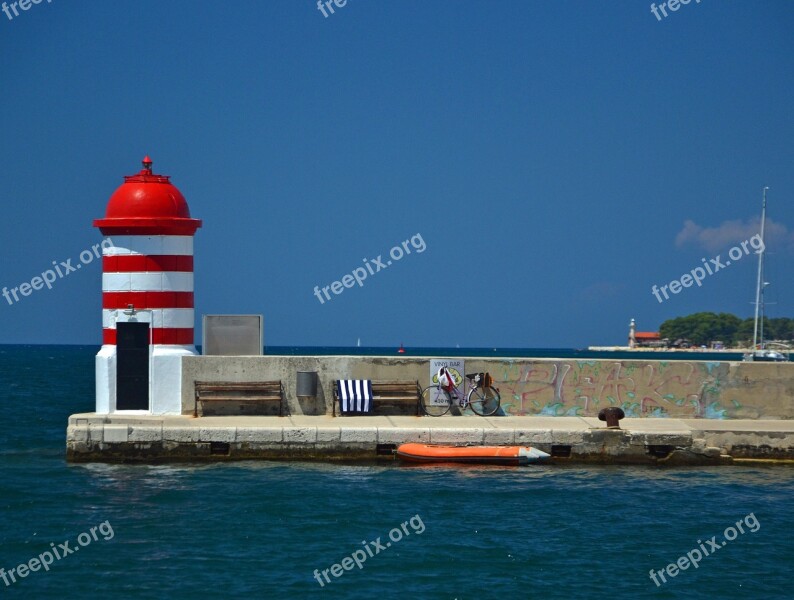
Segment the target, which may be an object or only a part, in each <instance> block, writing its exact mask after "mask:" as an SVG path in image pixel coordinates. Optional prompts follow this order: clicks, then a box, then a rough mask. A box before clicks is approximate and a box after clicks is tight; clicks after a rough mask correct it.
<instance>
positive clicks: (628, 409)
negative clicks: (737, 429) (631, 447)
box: [497, 360, 741, 419]
mask: <svg viewBox="0 0 794 600" xmlns="http://www.w3.org/2000/svg"><path fill="white" fill-rule="evenodd" d="M728 372H729V363H727V362H701V361H692V362H689V361H670V362H666V361H653V362H642V361H607V360H561V361H543V362H525V361H515V360H505V361H503V362H502V363H501V364H500V372H499V373H498V374H497V381H498V384H497V385H498V386H499V388H500V391H501V393H502V407H503V410H504V411H505V413H506V414H510V415H550V416H580V417H585V416H587V417H594V416H597V415H598V411H599V410H601V409H602V408H605V407H607V406H619V407H621V408H622V409H623V411H624V412H625V413H626V416H627V417H688V418H706V419H725V418H733V417H735V416H737V415H736V414H735V412H736V411H737V410H738V409H741V405H740V404H739V403H737V402H736V401H725V399H724V398H723V390H724V385H725V382H726V379H727V377H728Z"/></svg>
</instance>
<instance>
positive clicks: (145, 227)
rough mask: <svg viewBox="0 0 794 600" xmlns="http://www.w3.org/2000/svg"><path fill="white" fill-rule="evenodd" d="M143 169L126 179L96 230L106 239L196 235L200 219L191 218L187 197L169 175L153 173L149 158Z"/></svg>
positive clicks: (112, 198) (97, 224)
mask: <svg viewBox="0 0 794 600" xmlns="http://www.w3.org/2000/svg"><path fill="white" fill-rule="evenodd" d="M142 163H143V169H141V170H140V171H139V172H138V173H136V174H135V175H127V176H125V177H124V183H122V184H121V185H120V186H119V187H118V189H117V190H116V191H115V192H113V195H112V196H111V197H110V200H109V201H108V205H107V209H106V211H105V218H103V219H96V220H95V221H94V226H95V227H99V229H100V230H101V231H102V233H103V234H104V235H113V234H116V235H193V234H195V232H196V229H198V228H199V227H201V220H200V219H192V218H191V217H190V208H189V207H188V204H187V201H186V200H185V197H184V196H183V195H182V192H180V191H179V190H178V189H177V187H176V186H175V185H174V184H172V183H171V179H170V177H169V176H168V175H157V174H155V173H153V172H152V159H150V158H149V157H148V156H146V157H145V158H144V159H143V161H142Z"/></svg>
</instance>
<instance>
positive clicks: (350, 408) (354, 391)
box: [336, 379, 372, 415]
mask: <svg viewBox="0 0 794 600" xmlns="http://www.w3.org/2000/svg"><path fill="white" fill-rule="evenodd" d="M336 389H337V391H338V395H339V410H340V411H341V412H342V414H345V415H349V414H367V413H369V412H372V381H371V380H369V379H338V380H337V382H336Z"/></svg>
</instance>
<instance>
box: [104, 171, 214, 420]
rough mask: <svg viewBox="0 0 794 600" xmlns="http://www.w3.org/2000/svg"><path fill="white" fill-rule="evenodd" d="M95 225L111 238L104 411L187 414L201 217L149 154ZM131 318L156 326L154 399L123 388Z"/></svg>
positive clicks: (151, 371) (107, 245) (151, 373)
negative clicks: (185, 367)
mask: <svg viewBox="0 0 794 600" xmlns="http://www.w3.org/2000/svg"><path fill="white" fill-rule="evenodd" d="M94 226H95V227H98V228H99V230H100V231H101V232H102V234H103V235H104V236H105V240H104V241H103V242H102V248H103V252H102V254H103V257H102V343H103V345H102V348H101V350H100V351H99V353H98V354H97V360H96V375H97V381H96V385H97V389H96V404H97V406H96V411H97V413H102V414H107V413H114V412H117V411H119V410H131V409H132V410H146V411H147V412H150V413H152V414H181V412H182V408H181V404H182V402H181V387H182V386H181V376H182V356H185V355H191V354H196V348H195V346H194V341H193V328H194V321H195V316H194V311H193V306H194V305H193V236H194V235H195V233H196V230H197V229H198V228H199V227H201V221H200V220H199V219H192V218H191V217H190V209H189V208H188V205H187V202H186V201H185V198H184V196H182V194H181V192H180V191H179V190H178V189H177V188H176V187H175V186H174V185H173V184H172V183H171V182H170V180H169V177H168V176H166V175H156V174H154V173H152V161H151V159H150V158H149V157H148V156H147V157H146V158H144V159H143V169H142V170H141V171H140V172H139V173H138V174H136V175H129V176H126V177H124V183H123V184H122V185H121V186H119V188H118V189H117V190H116V191H115V192H114V193H113V195H112V196H111V197H110V200H109V201H108V205H107V210H106V214H105V217H104V218H102V219H96V220H95V221H94ZM130 322H134V323H148V324H149V330H148V336H149V340H148V345H149V346H148V349H149V359H150V360H149V365H148V368H146V370H145V371H144V373H145V375H144V377H145V376H146V374H148V379H149V383H148V398H146V399H144V398H140V397H139V398H137V399H133V400H130V399H129V394H125V393H119V386H120V385H126V384H125V383H124V382H125V381H127V379H129V377H127V376H128V369H127V366H126V365H127V364H128V363H130V361H129V360H126V359H125V361H124V364H125V366H124V369H123V373H122V372H119V373H117V369H121V366H120V365H119V361H118V347H117V329H118V325H119V323H130ZM144 329H145V328H144ZM125 330H126V328H125ZM118 343H121V341H120V340H119V341H118ZM123 350H124V351H125V352H126V347H125V348H124V349H123ZM144 351H145V350H144ZM125 356H127V355H126V354H125ZM132 362H133V363H134V362H135V361H132ZM138 362H141V361H138ZM144 367H145V365H144ZM124 377H127V379H124ZM122 392H125V390H122ZM136 394H137V396H141V395H143V394H141V393H138V392H136ZM130 407H133V408H130Z"/></svg>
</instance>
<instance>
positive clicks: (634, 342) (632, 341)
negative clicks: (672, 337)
mask: <svg viewBox="0 0 794 600" xmlns="http://www.w3.org/2000/svg"><path fill="white" fill-rule="evenodd" d="M666 346H667V340H663V339H662V338H661V337H660V335H659V332H658V331H637V324H636V323H635V322H634V319H632V320H631V323H629V348H662V347H666Z"/></svg>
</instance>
